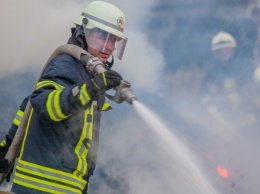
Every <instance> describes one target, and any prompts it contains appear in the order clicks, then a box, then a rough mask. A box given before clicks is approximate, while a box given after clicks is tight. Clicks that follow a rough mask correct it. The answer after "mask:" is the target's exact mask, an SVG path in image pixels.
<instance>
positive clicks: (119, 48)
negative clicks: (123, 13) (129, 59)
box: [84, 26, 127, 60]
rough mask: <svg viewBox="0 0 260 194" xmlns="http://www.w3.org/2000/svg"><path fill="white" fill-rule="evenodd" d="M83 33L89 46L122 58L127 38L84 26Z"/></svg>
mask: <svg viewBox="0 0 260 194" xmlns="http://www.w3.org/2000/svg"><path fill="white" fill-rule="evenodd" d="M84 33H85V37H86V41H87V44H88V46H89V47H91V48H93V49H95V50H98V51H100V52H102V53H106V54H108V55H111V54H114V55H115V56H116V57H117V58H118V59H120V60H121V59H122V57H123V54H124V50H125V46H126V43H127V38H121V37H118V36H116V35H114V34H111V33H109V32H107V31H104V30H101V29H99V28H92V29H87V28H86V27H85V26H84Z"/></svg>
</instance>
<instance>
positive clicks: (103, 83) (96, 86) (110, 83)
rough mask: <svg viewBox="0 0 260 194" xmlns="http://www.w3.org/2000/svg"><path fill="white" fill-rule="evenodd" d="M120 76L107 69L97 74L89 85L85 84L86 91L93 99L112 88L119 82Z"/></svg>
mask: <svg viewBox="0 0 260 194" xmlns="http://www.w3.org/2000/svg"><path fill="white" fill-rule="evenodd" d="M121 80H122V77H121V75H120V74H119V73H117V72H115V71H113V70H107V71H105V72H103V73H101V74H97V75H96V76H95V77H94V78H93V79H92V80H91V83H90V84H89V86H87V90H88V93H89V94H90V96H91V97H92V98H93V99H95V98H96V97H97V96H98V95H100V94H104V93H105V91H106V90H109V89H111V88H114V87H116V86H118V85H119V84H120V82H121Z"/></svg>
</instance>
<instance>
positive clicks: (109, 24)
mask: <svg viewBox="0 0 260 194" xmlns="http://www.w3.org/2000/svg"><path fill="white" fill-rule="evenodd" d="M83 15H84V16H85V17H86V18H88V19H91V20H94V21H96V22H99V23H101V24H104V25H106V26H109V27H111V28H114V29H116V30H118V31H120V32H123V31H124V28H121V27H119V26H116V25H114V24H111V23H109V22H107V21H105V20H102V19H100V18H97V17H95V16H93V15H89V14H87V13H84V14H83Z"/></svg>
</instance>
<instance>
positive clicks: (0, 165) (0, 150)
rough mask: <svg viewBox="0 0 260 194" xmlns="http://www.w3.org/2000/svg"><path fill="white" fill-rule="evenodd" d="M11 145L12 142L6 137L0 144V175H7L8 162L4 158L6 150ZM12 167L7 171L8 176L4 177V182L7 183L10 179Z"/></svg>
mask: <svg viewBox="0 0 260 194" xmlns="http://www.w3.org/2000/svg"><path fill="white" fill-rule="evenodd" d="M11 143H12V140H11V139H9V138H8V137H7V136H6V138H5V140H4V141H2V142H1V144H0V173H7V172H8V170H9V169H10V168H9V165H8V160H7V159H5V156H6V154H7V152H8V149H9V147H10V145H11ZM13 169H14V166H12V169H11V170H10V171H9V173H8V175H7V176H6V178H5V179H6V182H9V181H10V179H11V175H12V172H13Z"/></svg>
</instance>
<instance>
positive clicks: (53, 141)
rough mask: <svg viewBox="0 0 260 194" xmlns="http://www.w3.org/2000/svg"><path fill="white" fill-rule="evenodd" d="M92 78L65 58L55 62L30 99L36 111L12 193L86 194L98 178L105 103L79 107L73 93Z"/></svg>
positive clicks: (28, 127)
mask: <svg viewBox="0 0 260 194" xmlns="http://www.w3.org/2000/svg"><path fill="white" fill-rule="evenodd" d="M91 78H92V75H91V74H89V73H88V72H87V71H86V70H85V68H84V66H83V65H82V64H81V63H80V61H78V60H77V59H75V58H73V57H71V56H70V55H67V54H61V55H59V56H57V57H56V58H54V59H53V60H52V61H50V62H49V64H48V65H47V67H46V69H45V70H44V72H43V73H42V76H41V78H40V79H39V81H38V82H37V84H36V89H35V91H34V92H33V93H32V95H31V97H30V102H31V104H32V111H31V114H30V117H29V121H28V124H27V128H26V133H25V138H24V141H23V144H22V148H21V152H20V156H19V159H18V162H17V165H16V172H15V176H14V180H13V187H12V191H13V192H15V193H19V194H23V193H24V194H36V193H37V194H40V193H55V194H57V193H83V192H85V191H84V190H85V189H86V187H87V184H88V178H89V176H90V175H91V174H92V173H93V170H94V168H95V163H96V155H97V148H98V138H99V128H100V117H101V111H102V110H107V109H109V108H110V106H106V105H107V104H106V103H105V97H104V96H100V97H99V99H98V100H96V101H93V100H90V101H89V103H87V105H86V106H79V105H76V104H75V103H74V102H73V99H71V90H72V88H73V87H75V85H77V84H80V83H86V84H87V85H88V83H90V81H91Z"/></svg>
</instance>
